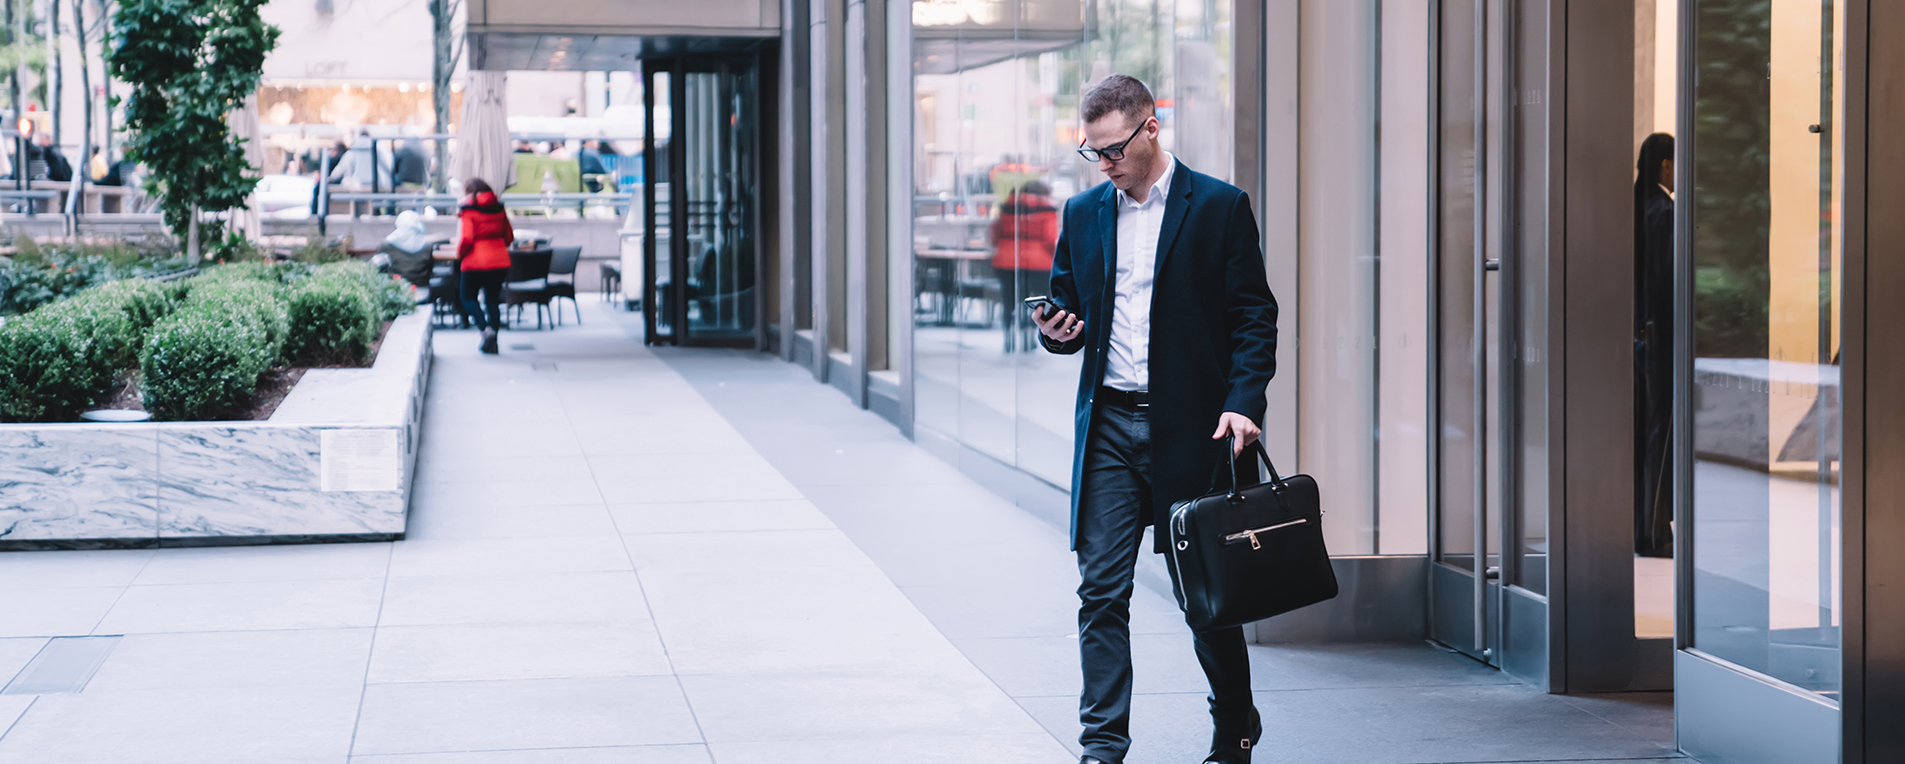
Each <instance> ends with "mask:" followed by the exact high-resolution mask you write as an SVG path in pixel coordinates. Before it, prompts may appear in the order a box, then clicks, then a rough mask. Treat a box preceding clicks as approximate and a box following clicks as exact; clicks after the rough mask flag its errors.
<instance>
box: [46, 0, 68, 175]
mask: <svg viewBox="0 0 1905 764" xmlns="http://www.w3.org/2000/svg"><path fill="white" fill-rule="evenodd" d="M47 12H48V14H49V15H48V16H47V20H48V21H50V22H51V23H52V25H53V26H52V31H53V33H52V34H49V35H47V36H46V41H47V44H49V45H51V46H52V48H53V60H52V61H51V62H50V63H48V64H47V69H49V70H50V71H51V74H52V75H53V85H52V89H51V90H48V91H47V93H46V110H47V111H50V112H53V145H54V146H55V147H57V146H59V145H60V137H61V136H60V112H62V111H65V109H61V108H60V101H61V98H60V96H61V95H63V94H64V93H63V91H64V89H65V88H64V87H62V86H63V84H64V83H63V82H62V81H63V80H64V79H65V73H66V72H65V69H66V68H65V67H63V66H60V4H59V0H54V1H53V2H50V3H47ZM52 164H53V163H52V162H50V161H49V162H47V166H48V167H51V166H52Z"/></svg>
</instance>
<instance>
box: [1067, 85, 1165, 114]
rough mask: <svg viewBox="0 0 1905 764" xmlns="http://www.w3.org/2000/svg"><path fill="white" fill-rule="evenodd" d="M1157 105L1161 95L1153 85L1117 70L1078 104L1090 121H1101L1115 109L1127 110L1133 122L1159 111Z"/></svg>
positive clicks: (1125, 111) (1119, 110) (1081, 112)
mask: <svg viewBox="0 0 1905 764" xmlns="http://www.w3.org/2000/svg"><path fill="white" fill-rule="evenodd" d="M1157 105H1158V102H1157V97H1156V96H1153V95H1151V89H1150V88H1148V87H1145V85H1144V83H1143V82H1142V81H1140V80H1139V79H1138V78H1136V77H1133V76H1131V75H1129V74H1114V75H1111V76H1110V77H1106V78H1105V79H1104V81H1103V82H1100V83H1098V84H1097V85H1096V86H1094V87H1093V88H1092V89H1091V90H1090V91H1087V92H1086V93H1085V100H1084V102H1083V103H1081V104H1079V107H1078V108H1079V112H1080V116H1083V117H1084V118H1085V123H1086V124H1090V123H1093V122H1097V121H1098V120H1099V119H1100V118H1102V117H1104V116H1105V115H1106V114H1110V113H1112V112H1114V111H1117V112H1123V113H1124V115H1125V116H1127V117H1130V118H1131V120H1132V121H1133V122H1143V121H1144V120H1146V119H1148V118H1150V117H1151V115H1153V114H1156V113H1157Z"/></svg>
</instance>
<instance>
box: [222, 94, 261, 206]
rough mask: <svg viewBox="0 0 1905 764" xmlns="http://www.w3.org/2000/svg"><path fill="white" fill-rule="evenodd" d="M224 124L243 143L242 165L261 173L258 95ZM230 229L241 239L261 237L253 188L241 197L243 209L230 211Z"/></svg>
mask: <svg viewBox="0 0 1905 764" xmlns="http://www.w3.org/2000/svg"><path fill="white" fill-rule="evenodd" d="M225 124H226V125H227V126H228V127H229V128H230V129H231V134H232V137H233V138H235V139H236V138H242V139H244V141H245V164H248V165H251V169H252V171H253V172H257V173H259V174H263V173H264V165H265V146H264V136H263V135H262V134H260V131H259V129H258V94H257V93H253V94H251V95H249V96H246V97H245V103H244V105H242V106H239V107H238V108H236V109H233V110H232V111H231V114H229V115H227V116H226V117H225ZM231 220H232V225H233V226H234V227H236V228H237V229H238V230H240V231H244V232H245V238H248V239H252V240H254V241H255V240H257V239H258V238H259V237H261V236H263V235H264V233H265V230H264V219H263V216H262V215H260V214H259V212H258V192H257V190H256V189H255V188H254V189H253V190H252V192H251V193H250V194H249V195H247V196H246V197H245V206H243V207H239V208H238V209H235V210H232V213H231Z"/></svg>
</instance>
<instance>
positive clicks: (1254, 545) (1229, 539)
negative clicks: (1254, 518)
mask: <svg viewBox="0 0 1905 764" xmlns="http://www.w3.org/2000/svg"><path fill="white" fill-rule="evenodd" d="M1309 521H1310V519H1309V518H1307V517H1299V518H1297V519H1295V520H1290V521H1287V522H1281V523H1277V524H1276V525H1266V526H1264V527H1262V528H1251V529H1249V530H1242V531H1238V532H1236V533H1232V534H1230V535H1228V536H1225V537H1224V543H1225V544H1235V543H1237V542H1239V541H1242V540H1244V539H1250V548H1251V549H1253V550H1255V549H1262V548H1263V542H1261V541H1258V540H1257V534H1259V533H1269V532H1271V531H1274V530H1276V529H1278V528H1288V527H1290V526H1292V525H1302V524H1304V523H1307V522H1309Z"/></svg>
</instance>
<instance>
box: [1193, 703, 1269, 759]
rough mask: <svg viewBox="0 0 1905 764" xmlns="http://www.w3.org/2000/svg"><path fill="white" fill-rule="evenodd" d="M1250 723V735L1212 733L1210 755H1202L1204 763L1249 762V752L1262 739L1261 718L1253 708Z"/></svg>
mask: <svg viewBox="0 0 1905 764" xmlns="http://www.w3.org/2000/svg"><path fill="white" fill-rule="evenodd" d="M1250 724H1251V726H1252V727H1253V728H1254V729H1253V731H1252V732H1251V733H1250V737H1231V736H1229V735H1225V734H1224V733H1222V732H1215V733H1212V734H1211V741H1210V755H1209V756H1206V757H1204V764H1250V752H1251V751H1252V750H1253V749H1255V748H1256V747H1257V743H1259V742H1262V740H1263V720H1262V719H1261V718H1260V717H1258V716H1257V712H1256V711H1255V710H1254V709H1253V710H1252V711H1251V712H1250Z"/></svg>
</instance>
